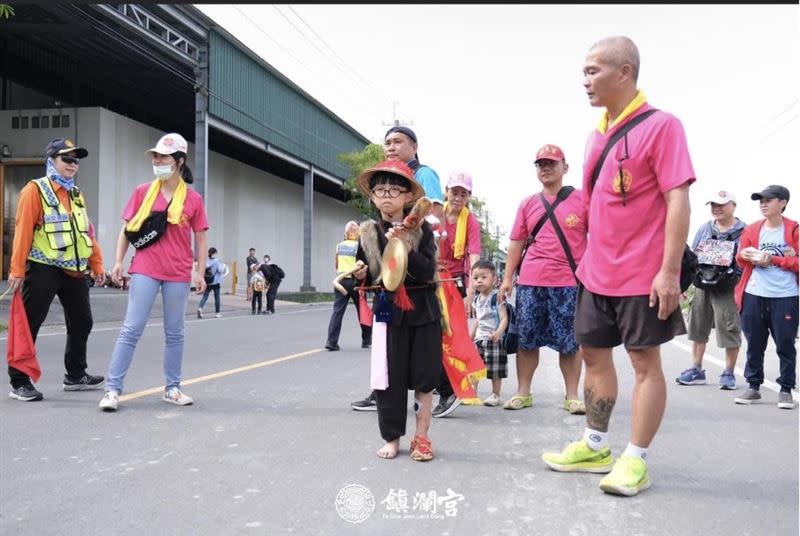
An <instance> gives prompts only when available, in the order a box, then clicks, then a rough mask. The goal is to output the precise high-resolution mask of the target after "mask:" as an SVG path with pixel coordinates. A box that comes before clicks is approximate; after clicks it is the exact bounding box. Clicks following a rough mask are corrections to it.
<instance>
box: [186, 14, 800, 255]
mask: <svg viewBox="0 0 800 536" xmlns="http://www.w3.org/2000/svg"><path fill="white" fill-rule="evenodd" d="M195 7H197V8H198V9H200V10H202V11H203V12H204V13H205V14H206V15H208V16H209V17H211V18H212V19H214V20H215V21H216V22H217V23H218V24H219V25H220V26H222V27H223V28H225V29H226V30H227V31H228V32H230V33H231V34H232V35H234V36H235V37H236V38H237V39H239V41H241V42H242V43H244V44H245V45H246V46H247V47H249V48H250V49H251V50H253V51H254V52H255V53H257V54H258V55H259V56H261V57H262V58H264V59H265V60H266V61H267V62H268V63H270V64H271V65H272V66H273V67H275V68H276V69H278V70H279V71H280V72H282V73H283V74H284V75H285V76H287V77H288V78H289V79H290V80H292V81H293V82H294V83H296V84H297V85H299V86H300V87H302V88H303V89H304V90H305V91H306V92H307V93H309V94H310V95H311V96H313V97H314V98H315V99H317V100H318V101H319V102H321V103H322V104H323V105H324V106H326V107H327V108H328V109H330V110H331V111H333V112H334V113H335V114H336V115H338V116H339V117H340V118H342V119H343V120H344V121H346V122H347V123H348V124H350V125H352V126H353V127H354V128H355V129H356V130H358V131H359V132H361V133H362V134H363V135H364V136H365V137H367V138H368V139H370V140H371V141H373V142H376V143H381V142H382V140H383V135H384V133H385V132H386V130H387V128H389V126H390V125H391V124H392V121H393V120H395V119H398V120H399V121H400V122H401V124H406V125H408V126H410V127H411V128H412V129H413V130H414V131H415V132H416V134H417V137H418V141H419V156H420V160H421V161H422V162H423V163H424V164H427V165H429V166H431V167H432V168H433V169H435V170H436V171H437V172H438V174H439V176H440V178H441V180H442V186H443V187H444V185H445V183H446V181H447V177H448V175H449V174H450V173H451V172H454V171H460V170H463V171H467V172H469V173H470V174H471V175H472V177H473V195H475V196H478V197H480V198H481V199H483V200H484V201H485V202H486V204H487V206H488V208H489V211H490V213H491V216H492V227H491V228H492V231H493V232H494V231H495V226H496V227H497V230H498V231H499V234H500V236H501V237H506V236H507V233H508V232H509V231H510V229H511V226H512V224H513V221H514V216H515V213H516V210H517V207H518V205H519V202H520V200H522V199H523V198H524V197H526V196H528V195H531V194H533V193H536V192H538V191H540V190H541V188H540V184H539V182H538V180H537V179H536V172H535V168H534V166H533V159H534V155H535V153H536V150H537V149H538V148H539V147H541V146H542V145H544V144H547V143H552V144H556V145H559V146H560V147H561V148H562V149H563V150H564V153H565V155H566V159H567V162H568V163H569V164H570V170H569V172H568V173H567V175H566V176H565V178H564V182H565V184H571V185H573V186H576V187H580V184H581V176H582V167H583V151H584V147H585V144H586V139H587V137H588V135H589V133H590V132H591V130H592V129H593V128H594V127H595V126H596V125H597V123H598V120H599V118H600V116H601V114H602V109H601V108H593V107H591V106H590V105H589V102H588V99H587V97H586V94H585V90H584V88H583V85H582V82H583V74H582V68H583V61H584V59H585V57H586V54H587V52H588V50H589V48H590V47H591V46H592V44H594V43H595V42H596V41H598V40H600V39H602V38H604V37H607V36H612V35H626V36H628V37H630V38H631V39H633V41H634V42H635V43H636V44H637V46H638V48H639V53H640V57H641V70H640V74H639V88H640V89H642V90H643V91H644V92H645V94H646V95H647V97H648V101H649V102H650V103H651V104H652V105H654V106H655V107H657V108H660V109H662V110H665V111H668V112H670V113H672V114H674V115H675V116H677V117H678V119H680V120H681V122H682V123H683V126H684V129H685V131H686V135H687V140H688V144H689V152H690V155H691V158H692V162H693V164H694V169H695V173H696V176H697V181H696V182H695V183H694V185H693V186H692V187H691V188H690V199H691V206H692V215H691V226H690V231H689V241H690V242H691V239H692V237H693V236H694V233H695V232H696V230H697V228H698V227H699V226H700V225H701V224H702V223H703V222H705V221H707V220H708V219H710V217H711V216H710V209H709V207H707V206H705V202H706V201H707V200H708V199H709V196H713V194H715V193H716V192H718V191H720V190H726V191H728V192H733V193H734V194H735V195H736V197H737V199H738V204H737V211H736V215H737V216H738V217H740V218H741V219H742V220H744V221H745V222H746V223H750V222H752V221H755V220H757V219H759V218H760V217H761V215H760V212H759V211H758V206H757V202H755V201H751V200H750V194H751V193H752V192H756V191H760V190H761V189H763V188H764V187H765V186H767V185H768V184H783V185H785V186H787V187H789V188H790V190H793V191H792V195H793V196H796V199H794V198H793V199H792V200H791V201H790V203H789V205H788V208H787V210H786V214H787V215H788V216H789V217H792V218H793V219H797V218H798V215H800V210H798V207H800V184H798V181H797V177H798V176H800V173H799V171H800V150H798V148H800V69H798V66H800V31H799V30H800V8H798V6H797V5H793V6H792V5H787V6H779V5H765V6H756V5H729V6H706V5H701V6H689V5H681V6H678V5H674V6H671V5H649V6H633V5H627V6H620V5H605V6H588V5H562V6H557V5H491V6H490V5H402V4H394V5H366V6H357V5H306V4H302V5H291V4H282V5H273V4H267V5H256V4H250V5H201V4H197V5H196V6H195ZM501 245H502V244H501Z"/></svg>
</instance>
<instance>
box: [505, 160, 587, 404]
mask: <svg viewBox="0 0 800 536" xmlns="http://www.w3.org/2000/svg"><path fill="white" fill-rule="evenodd" d="M534 163H535V165H536V174H537V177H538V179H539V182H541V183H542V186H543V188H542V191H541V192H540V193H538V194H533V195H531V196H529V197H526V198H525V199H523V200H522V202H521V203H520V204H519V208H518V209H517V216H516V219H515V220H514V226H513V227H512V228H511V235H510V237H509V238H510V239H511V243H510V245H509V247H508V258H507V259H506V271H505V275H504V276H503V283H502V285H501V286H500V292H499V294H500V297H499V299H500V301H502V300H505V299H507V298H508V296H509V294H510V292H511V289H512V287H513V285H514V272H515V271H516V270H517V268H519V281H518V286H517V293H516V311H517V331H518V335H519V349H518V350H517V393H516V394H515V395H514V396H512V397H511V398H510V399H508V400H507V401H506V403H505V404H504V405H503V407H504V408H505V409H509V410H517V409H523V408H527V407H530V406H532V405H533V395H532V394H531V383H532V382H533V374H534V372H535V371H536V367H537V366H538V365H539V348H540V347H542V346H547V347H549V348H551V349H552V350H555V351H556V352H558V354H559V366H560V367H561V373H562V375H563V376H564V385H565V387H566V396H565V398H564V402H563V404H562V407H563V408H564V409H565V410H566V411H568V412H570V413H573V414H581V413H583V412H584V406H583V403H582V402H581V401H580V400H579V399H578V382H579V381H580V378H581V359H580V357H579V356H578V343H577V342H575V329H574V325H573V322H574V319H575V302H576V297H577V294H578V292H577V280H576V279H575V267H576V265H577V263H579V262H580V261H581V258H582V257H583V252H584V251H585V250H586V207H585V203H584V200H583V192H582V191H580V190H575V189H574V188H572V187H571V186H564V185H563V179H564V174H565V173H566V172H567V171H568V170H569V165H568V164H567V162H566V161H565V159H564V153H563V151H562V150H561V149H560V148H559V147H557V146H555V145H545V146H544V147H542V148H541V149H539V151H538V152H537V153H536V160H535V162H534ZM551 210H552V213H553V216H554V218H553V219H551V218H550V211H551Z"/></svg>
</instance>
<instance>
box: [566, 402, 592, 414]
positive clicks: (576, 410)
mask: <svg viewBox="0 0 800 536" xmlns="http://www.w3.org/2000/svg"><path fill="white" fill-rule="evenodd" d="M561 407H562V408H564V409H565V410H567V411H568V412H570V413H571V414H573V415H585V414H586V406H584V405H583V402H581V401H580V400H564V403H563V404H561Z"/></svg>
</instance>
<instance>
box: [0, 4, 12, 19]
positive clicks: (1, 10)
mask: <svg viewBox="0 0 800 536" xmlns="http://www.w3.org/2000/svg"><path fill="white" fill-rule="evenodd" d="M13 16H14V8H13V7H11V6H10V5H8V4H0V19H10V18H11V17H13Z"/></svg>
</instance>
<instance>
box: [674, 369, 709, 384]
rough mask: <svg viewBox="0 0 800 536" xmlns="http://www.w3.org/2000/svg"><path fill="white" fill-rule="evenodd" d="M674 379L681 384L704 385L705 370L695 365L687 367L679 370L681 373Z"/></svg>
mask: <svg viewBox="0 0 800 536" xmlns="http://www.w3.org/2000/svg"><path fill="white" fill-rule="evenodd" d="M675 381H676V382H678V383H679V384H681V385H705V384H706V371H705V370H700V369H699V368H697V367H692V368H688V369H686V370H684V371H683V372H681V375H680V376H678V377H677V378H675Z"/></svg>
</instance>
